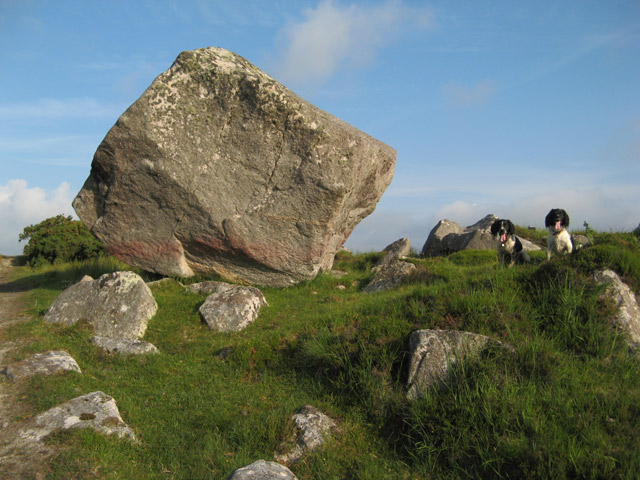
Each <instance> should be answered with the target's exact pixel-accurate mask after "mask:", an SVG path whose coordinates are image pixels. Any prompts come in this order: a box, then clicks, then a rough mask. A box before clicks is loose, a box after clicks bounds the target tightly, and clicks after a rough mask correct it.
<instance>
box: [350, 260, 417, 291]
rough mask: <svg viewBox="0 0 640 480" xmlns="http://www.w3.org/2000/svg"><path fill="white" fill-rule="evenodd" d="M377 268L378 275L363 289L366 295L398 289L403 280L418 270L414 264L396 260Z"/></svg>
mask: <svg viewBox="0 0 640 480" xmlns="http://www.w3.org/2000/svg"><path fill="white" fill-rule="evenodd" d="M375 268H376V270H375V271H376V275H375V277H374V278H373V280H371V282H369V284H368V285H367V286H366V287H364V288H363V289H362V291H363V292H365V293H372V292H380V291H382V290H390V289H392V288H396V287H398V286H399V285H400V284H401V283H402V280H403V279H404V278H405V277H406V276H408V275H410V274H411V273H413V272H414V271H415V270H416V266H415V265H414V264H413V263H409V262H402V261H400V260H395V261H393V262H391V263H385V264H381V265H380V266H378V267H375Z"/></svg>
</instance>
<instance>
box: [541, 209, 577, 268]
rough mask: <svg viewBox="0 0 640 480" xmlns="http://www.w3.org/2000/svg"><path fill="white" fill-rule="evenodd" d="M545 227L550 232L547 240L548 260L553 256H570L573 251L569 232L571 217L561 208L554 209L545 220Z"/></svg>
mask: <svg viewBox="0 0 640 480" xmlns="http://www.w3.org/2000/svg"><path fill="white" fill-rule="evenodd" d="M544 225H545V227H547V230H549V237H548V238H547V260H550V259H551V255H552V254H554V253H555V254H563V255H564V254H569V253H571V252H572V251H573V242H572V241H571V235H569V232H568V231H567V227H568V226H569V215H567V212H565V211H564V210H563V209H561V208H553V209H551V210H550V211H549V213H548V214H547V216H546V217H545V219H544Z"/></svg>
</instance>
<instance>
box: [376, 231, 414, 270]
mask: <svg viewBox="0 0 640 480" xmlns="http://www.w3.org/2000/svg"><path fill="white" fill-rule="evenodd" d="M383 252H385V256H384V257H383V258H382V260H381V261H380V263H381V264H387V263H391V262H393V261H395V260H400V259H402V258H405V257H408V256H409V255H410V254H411V243H410V242H409V239H408V238H406V237H405V238H401V239H400V240H396V241H395V242H393V243H392V244H390V245H387V246H386V247H385V248H384V250H383Z"/></svg>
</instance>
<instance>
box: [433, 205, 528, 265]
mask: <svg viewBox="0 0 640 480" xmlns="http://www.w3.org/2000/svg"><path fill="white" fill-rule="evenodd" d="M497 219H498V217H496V216H495V215H494V214H489V215H487V216H486V217H484V218H483V219H481V220H479V221H478V222H476V223H474V224H473V225H470V226H468V227H465V228H462V227H461V226H460V225H458V224H457V223H456V222H452V221H451V220H440V221H439V222H438V224H437V225H436V226H435V227H433V229H432V230H431V232H430V233H429V236H428V237H427V241H426V242H425V244H424V246H423V247H422V254H421V255H422V256H423V257H435V256H438V255H448V254H450V253H453V252H459V251H460V250H471V249H477V250H495V249H496V240H495V238H493V235H491V225H493V222H495V221H496V220H497ZM518 238H520V237H518ZM520 241H521V242H522V247H523V248H524V250H525V251H532V250H540V247H539V246H537V245H535V244H533V243H531V242H530V241H528V240H526V239H524V238H520Z"/></svg>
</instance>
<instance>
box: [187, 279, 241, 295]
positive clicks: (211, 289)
mask: <svg viewBox="0 0 640 480" xmlns="http://www.w3.org/2000/svg"><path fill="white" fill-rule="evenodd" d="M233 287H234V286H233V285H232V284H231V283H225V282H215V281H207V282H200V283H192V284H191V285H185V287H184V288H185V289H186V290H187V291H189V292H192V293H198V294H202V293H206V294H212V293H221V292H225V291H227V290H229V289H231V288H233Z"/></svg>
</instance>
